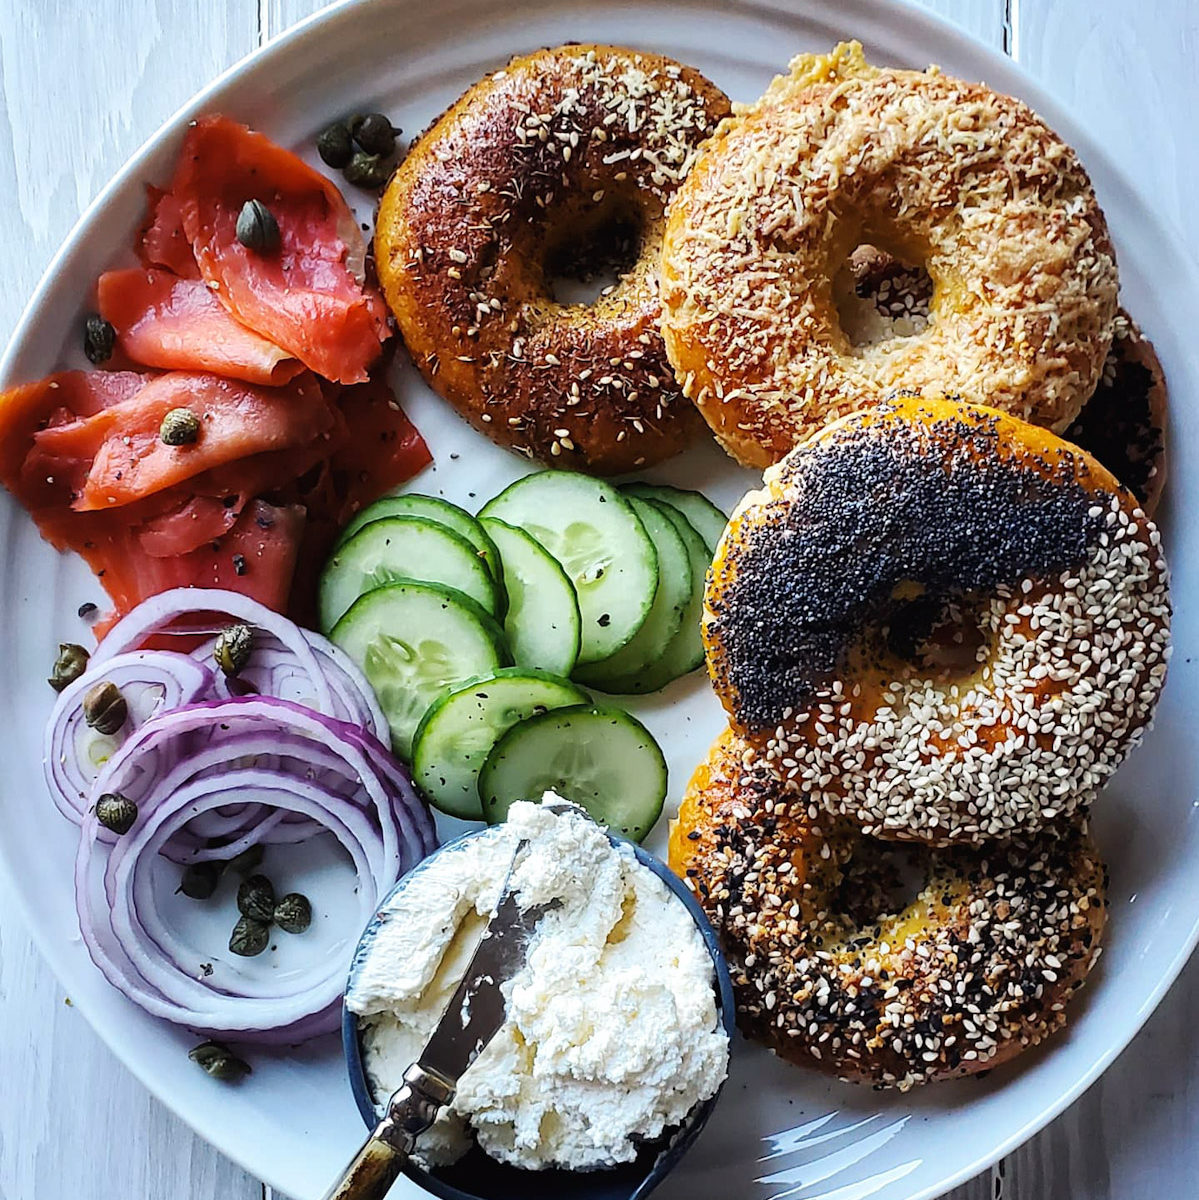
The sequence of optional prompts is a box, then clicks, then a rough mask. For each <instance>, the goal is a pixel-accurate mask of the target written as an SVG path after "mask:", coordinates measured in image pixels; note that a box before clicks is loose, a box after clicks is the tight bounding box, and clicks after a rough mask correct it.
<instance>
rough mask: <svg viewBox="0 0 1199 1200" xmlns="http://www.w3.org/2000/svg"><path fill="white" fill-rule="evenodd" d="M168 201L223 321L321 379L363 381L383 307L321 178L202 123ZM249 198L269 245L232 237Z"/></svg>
mask: <svg viewBox="0 0 1199 1200" xmlns="http://www.w3.org/2000/svg"><path fill="white" fill-rule="evenodd" d="M171 194H172V196H173V197H174V200H175V202H176V203H177V204H178V206H179V212H180V217H181V221H182V226H183V230H184V232H185V234H186V236H187V240H188V241H189V242H190V244H191V250H192V254H193V255H194V256H195V261H196V264H197V265H198V267H199V270H200V275H201V277H202V278H203V280H204V282H205V283H207V284H208V285H209V286H210V287H211V288H212V290H213V292H214V294H215V295H216V297H217V299H218V300H219V301H220V303H221V304H223V305H224V306H225V307H226V308H227V309H228V311H229V312H230V313H231V314H232V316H234V317H235V318H236V319H237V320H238V321H239V322H241V324H243V325H245V326H248V327H249V328H250V329H253V330H254V331H255V332H256V333H259V334H261V335H262V336H263V337H264V338H267V339H268V340H269V341H271V342H273V343H274V344H275V345H277V346H280V347H282V349H283V350H285V351H286V352H287V353H288V354H291V355H294V356H295V357H296V358H298V359H299V360H300V361H301V362H302V363H303V364H304V365H305V366H307V367H310V368H311V369H312V370H313V371H315V372H316V373H317V374H318V375H322V376H324V378H326V379H330V380H333V381H335V382H338V383H347V384H348V383H363V382H365V381H366V379H367V378H368V368H369V367H370V366H371V364H372V363H373V362H374V361H375V360H376V359H377V358H378V357H379V353H380V351H381V348H382V345H383V342H384V341H385V340H386V338H387V337H388V335H389V331H388V326H387V308H386V306H385V305H384V303H383V298H382V297H381V296H380V295H379V293H378V291H377V290H376V289H374V288H373V287H370V286H368V285H367V284H366V283H365V274H364V270H365V251H366V248H365V242H364V241H363V238H362V233H361V230H360V229H359V228H358V225H357V223H356V222H355V220H354V215H353V213H352V212H351V211H350V209H349V206H348V205H347V204H346V202H345V199H344V198H343V197H342V194H341V193H340V192H339V191H338V190H337V188H336V187H335V186H334V184H333V183H332V181H330V180H329V179H327V178H326V177H325V176H324V175H322V174H321V173H320V172H319V171H316V170H314V169H313V168H312V167H310V166H308V164H307V163H305V162H304V161H303V160H302V159H300V158H299V157H298V156H296V155H295V154H293V153H292V152H291V151H290V150H284V149H283V148H282V147H281V146H277V145H276V144H275V143H274V142H272V141H270V139H269V138H266V137H264V136H263V135H262V134H260V133H254V132H252V131H251V130H250V129H248V128H246V126H244V125H240V124H238V123H237V122H236V121H231V120H230V119H229V118H227V117H221V116H211V117H204V118H201V119H200V120H199V121H197V122H196V123H195V124H194V125H193V126H192V127H191V128H190V129H189V130H188V133H187V136H186V138H185V139H184V144H183V150H182V154H181V156H180V162H179V168H178V170H177V172H176V174H175V178H174V181H173V183H172V185H171ZM248 200H258V201H260V202H261V203H262V204H264V205H266V207H267V208H268V209H269V211H270V213H271V215H272V216H273V217H274V220H275V223H276V224H277V225H278V229H279V244H278V246H276V247H274V248H272V249H270V250H251V249H247V247H245V246H243V245H242V243H241V242H240V241H238V238H237V232H236V229H237V218H238V216H239V214H240V213H241V210H242V206H243V205H244V204H245V203H246V201H248ZM159 217H160V220H161V221H165V219H166V217H165V214H164V213H163V212H162V206H161V204H160V213H159ZM159 223H160V222H159V221H156V222H155V225H154V227H153V228H157V227H158V225H159ZM164 257H165V255H164Z"/></svg>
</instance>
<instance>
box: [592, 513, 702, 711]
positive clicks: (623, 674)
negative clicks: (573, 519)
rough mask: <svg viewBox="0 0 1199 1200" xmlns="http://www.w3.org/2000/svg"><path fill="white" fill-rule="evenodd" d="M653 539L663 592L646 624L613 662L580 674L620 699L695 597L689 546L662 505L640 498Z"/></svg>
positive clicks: (654, 658)
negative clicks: (620, 695) (619, 696)
mask: <svg viewBox="0 0 1199 1200" xmlns="http://www.w3.org/2000/svg"><path fill="white" fill-rule="evenodd" d="M629 502H630V503H631V504H632V505H633V509H634V511H635V512H636V513H637V516H638V517H640V519H641V523H642V524H643V525H644V526H645V529H646V532H647V533H648V534H649V535H650V537H651V538H652V539H653V543H654V549H655V550H656V551H657V553H658V591H657V594H656V595H655V596H654V605H653V608H651V609H650V613H649V616H648V617H647V618H646V620H645V623H644V624H643V625H642V626H641V628H640V629H639V630H638V631H637V634H636V636H635V637H634V638H633V640H632V641H631V642H629V643H628V644H627V645H625V646H622V647H621V648H620V649H619V650H617V652H616V653H615V654H613V655H612V656H611V657H610V658H606V659H604V660H603V661H602V662H597V663H590V664H588V665H586V666H583V667H579V668H577V669H576V671H575V678H576V679H578V680H579V681H580V682H581V683H585V684H586V685H587V686H588V687H595V688H599V689H600V690H601V691H605V692H609V693H611V694H614V695H619V694H621V693H624V692H629V691H631V690H632V685H633V682H634V681H635V680H636V679H637V678H638V677H639V676H640V674H641V673H642V672H643V671H644V670H645V669H646V668H647V667H649V666H650V665H651V664H653V663H655V662H657V661H658V659H660V658H661V657H662V655H663V654H664V653H665V652H666V649H667V647H668V646H669V645H670V644H671V642H672V641H674V638H675V636H676V635H677V634H678V632H679V630H680V629H681V628H682V623H683V614H684V612H685V611H686V609H687V607H688V605H689V604H690V603H691V601H692V598H693V596H694V594H695V587H694V582H693V580H692V577H691V562H690V556H689V554H688V552H687V544H686V543H685V542H684V541H683V538H682V536H681V535H680V534H679V533H678V531H677V530H676V529H675V527H674V525H673V524H672V523H671V520H670V518H669V517H668V516H667V515H666V514H665V512H663V510H662V507H661V506H660V505H656V504H654V503H652V502H651V501H649V500H642V499H640V498H638V497H636V496H634V497H632V498H631V499H630V501H629Z"/></svg>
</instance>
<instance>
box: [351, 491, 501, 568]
mask: <svg viewBox="0 0 1199 1200" xmlns="http://www.w3.org/2000/svg"><path fill="white" fill-rule="evenodd" d="M384 517H423V518H424V519H425V520H426V521H432V522H433V524H434V525H444V526H445V527H446V528H447V529H452V530H453V531H454V532H455V533H456V534H457V535H458V536H459V537H464V538H466V540H467V541H468V542H470V544H471V545H472V546H474V548H475V549H476V550H477V551H478V552H479V555H480V556H481V557H482V559H483V561H484V562H485V563H486V564H487V569H488V570H489V571H490V572H491V576H492V578H493V579H495V580H496V581H497V582H499V581H500V580H501V579H502V578H503V576H502V573H501V569H500V552H499V551H498V550H497V549H496V547H495V543H494V542H493V541H492V540H491V538H489V537H488V536H487V534H486V532H485V531H484V529H483V526H482V525H480V524H479V522H478V521H476V520H475V519H474V517H472V516H471V515H470V513H468V512H467V511H466V509H465V508H459V507H458V505H456V504H451V503H450V502H449V501H448V500H442V499H441V498H440V497H439V496H418V495H416V494H415V493H405V494H404V495H403V496H384V497H382V498H381V499H379V500H376V501H375V502H374V504H368V505H367V506H366V507H365V508H364V509H362V510H361V512H358V513H356V514H355V515H354V516H353V517H351V518H350V521H349V524H347V525H346V527H345V528H344V529H343V530H342V531H341V533H340V535H339V536H338V538H337V545H338V546H340V545H341V544H342V543H343V542H348V541H349V540H350V538H352V537H353V536H354V534H356V533H357V532H358V530H360V529H361V528H363V526H365V525H369V524H371V522H372V521H381V520H383V518H384Z"/></svg>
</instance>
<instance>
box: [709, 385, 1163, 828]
mask: <svg viewBox="0 0 1199 1200" xmlns="http://www.w3.org/2000/svg"><path fill="white" fill-rule="evenodd" d="M764 482H765V486H764V488H763V489H762V490H761V491H759V492H754V493H751V494H750V495H748V496H747V497H746V498H745V499H744V500H743V501H742V504H741V506H740V507H739V508H738V510H737V512H735V513H734V514H733V517H732V519H731V521H730V523H729V526H728V529H727V531H726V533H725V535H724V538H723V539H722V541H721V543H720V545H719V546H718V548H717V552H716V556H715V559H714V561H713V564H712V569H711V572H710V573H709V577H708V585H707V590H706V593H705V614H704V624H703V635H704V642H705V649H706V652H707V659H708V671H709V674H710V676H711V679H712V683H713V687H714V689H715V691H716V694H717V696H718V697H719V698H720V700H721V702H722V704H723V705H724V707H725V709H726V711H727V712H728V714H729V719H730V722H731V723H732V725H733V726H734V728H735V729H736V731H737V733H738V734H739V735H740V736H742V737H744V738H745V739H746V740H747V741H748V742H749V743H750V744H751V745H752V746H753V747H754V748H755V749H756V750H757V751H758V752H759V753H760V754H761V755H762V756H763V759H764V761H765V762H766V764H767V765H768V766H769V767H770V769H772V770H773V771H774V772H775V773H776V774H777V775H778V777H780V778H782V779H785V780H788V781H790V782H792V783H794V784H795V785H796V786H798V787H802V788H803V790H804V792H805V794H806V795H808V796H809V797H810V798H811V799H812V800H813V801H814V802H818V803H820V804H822V805H823V806H824V807H825V808H826V809H828V810H829V811H830V812H833V813H836V814H839V815H842V816H846V817H849V818H851V819H852V820H854V821H855V822H857V823H859V824H860V825H861V826H862V827H863V829H864V830H865V831H866V832H868V833H871V834H874V835H876V836H879V837H884V838H894V839H910V840H921V841H926V842H928V843H930V844H934V845H943V844H947V843H951V842H981V841H985V840H987V839H989V838H995V837H1007V836H1011V835H1013V834H1015V833H1022V832H1026V831H1029V830H1034V829H1037V828H1039V827H1041V826H1043V825H1045V824H1046V823H1050V822H1054V821H1056V820H1058V819H1060V818H1061V817H1062V816H1063V815H1066V814H1068V813H1070V812H1072V811H1074V810H1076V809H1085V808H1086V807H1087V806H1088V805H1089V804H1090V802H1091V800H1092V799H1093V797H1094V795H1095V793H1096V792H1097V791H1098V790H1099V788H1100V787H1101V786H1102V785H1103V783H1104V782H1106V780H1107V779H1108V778H1109V777H1110V775H1111V774H1112V772H1113V771H1114V770H1115V769H1116V768H1117V767H1118V766H1119V764H1120V763H1121V762H1122V761H1123V759H1124V757H1125V756H1126V754H1127V753H1128V751H1129V749H1130V748H1131V747H1132V746H1133V745H1135V744H1136V742H1137V741H1138V740H1139V739H1140V737H1141V735H1142V733H1143V731H1144V728H1145V726H1146V724H1147V722H1148V721H1149V719H1150V717H1151V715H1152V713H1153V710H1154V707H1155V705H1156V702H1157V698H1158V696H1159V694H1160V691H1161V687H1162V684H1163V682H1164V679H1165V674H1166V660H1167V657H1168V646H1169V624H1170V601H1169V584H1168V576H1167V571H1166V565H1165V561H1164V558H1163V556H1162V553H1161V544H1160V543H1161V539H1160V535H1159V534H1158V531H1157V530H1156V528H1155V527H1154V526H1153V524H1152V523H1151V522H1150V521H1149V520H1148V518H1147V517H1146V516H1145V515H1144V513H1143V512H1142V511H1141V509H1140V508H1139V507H1138V506H1137V504H1136V501H1135V500H1134V499H1133V498H1132V496H1131V495H1130V494H1129V493H1127V492H1125V491H1124V490H1123V489H1121V488H1120V486H1119V485H1118V484H1117V482H1116V481H1115V479H1114V477H1113V476H1112V475H1111V473H1110V472H1109V471H1107V470H1106V469H1105V468H1104V467H1103V466H1101V465H1100V464H1099V463H1098V462H1096V461H1095V460H1094V459H1092V458H1091V457H1090V456H1089V455H1086V454H1084V453H1083V452H1081V451H1079V450H1078V449H1077V447H1074V446H1071V445H1069V444H1068V443H1066V442H1064V441H1062V440H1061V439H1060V438H1058V437H1056V436H1055V435H1054V434H1051V433H1049V432H1048V431H1047V430H1044V429H1041V428H1038V427H1035V426H1031V425H1028V424H1026V423H1024V422H1022V421H1018V420H1016V419H1015V418H1014V417H1010V416H1007V415H1005V414H1002V413H998V412H995V411H994V410H990V409H983V408H976V407H967V406H961V405H956V404H953V403H951V402H948V401H931V400H923V399H916V398H900V399H897V400H895V401H892V402H890V403H888V404H885V405H881V406H879V407H877V408H875V409H871V410H868V411H866V412H862V413H858V414H855V415H853V416H850V417H846V418H843V419H842V420H841V421H839V422H836V423H835V424H833V425H831V426H829V427H827V428H826V429H824V430H823V431H821V432H820V433H819V434H817V435H816V436H815V437H813V438H811V439H809V440H808V441H807V442H805V443H803V444H802V445H800V446H799V447H797V448H796V449H795V450H794V451H793V452H792V453H791V454H790V455H789V456H788V457H787V458H786V459H784V460H783V462H781V463H780V464H778V465H777V466H776V467H773V468H771V469H770V470H769V471H767V472H766V477H765V481H764ZM911 604H914V605H915V607H909V605H911ZM921 606H923V607H921ZM905 629H910V630H911V631H912V632H911V635H910V636H909V637H908V638H907V640H906V641H905V640H904V637H903V636H902V635H903V631H904V630H905ZM942 629H943V630H945V631H946V632H947V633H948V634H950V635H953V636H954V637H956V635H957V634H958V632H959V631H964V632H966V633H970V632H971V631H973V640H967V641H965V642H964V643H963V642H961V641H960V640H959V641H957V642H956V643H955V641H954V640H942V641H940V642H938V640H937V636H936V635H937V632H938V630H942ZM962 644H964V645H965V647H966V653H965V654H962V653H961V652H960V651H959V649H958V647H959V646H960V645H962ZM1014 781H1016V782H1014Z"/></svg>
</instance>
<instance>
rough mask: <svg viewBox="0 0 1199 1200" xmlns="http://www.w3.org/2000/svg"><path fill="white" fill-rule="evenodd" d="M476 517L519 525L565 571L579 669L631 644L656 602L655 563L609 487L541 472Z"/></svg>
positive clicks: (645, 538)
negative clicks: (576, 618)
mask: <svg viewBox="0 0 1199 1200" xmlns="http://www.w3.org/2000/svg"><path fill="white" fill-rule="evenodd" d="M479 515H480V516H481V517H493V518H496V519H497V520H500V521H504V522H505V523H507V524H509V525H517V526H519V527H520V528H521V529H523V530H524V531H525V532H526V533H528V534H531V535H532V536H533V537H534V538H536V539H537V541H538V542H540V543H541V545H542V546H544V547H545V549H546V550H548V551H549V552H550V553H551V554H552V555H553V556H554V557H555V558H556V559H557V560H558V562H559V563H561V564H562V568H563V570H564V571H565V572H566V574H567V577H568V578H569V579H570V581H571V583H573V584H574V589H575V594H576V595H577V596H578V600H579V615H580V617H581V618H582V641H581V645H580V648H579V661H580V662H598V661H599V660H600V659H602V658H608V657H609V656H610V655H612V654H615V653H616V651H617V650H619V649H620V648H621V646H623V645H624V644H625V643H626V642H628V641H631V640H632V637H633V635H634V634H635V633H636V632H637V630H638V629H640V628H641V626H642V624H643V623H644V622H645V618H646V617H647V616H648V615H649V610H650V608H651V607H652V605H653V602H654V593H655V592H656V591H657V589H658V556H657V554H656V552H655V551H654V544H653V542H652V541H650V538H649V535H648V534H647V533H646V532H645V529H644V527H643V526H642V524H641V522H640V521H639V520H638V519H637V514H636V513H634V512H633V509H632V506H631V505H630V504H629V503H628V501H627V500H625V499H624V498H623V497H622V496H621V495H620V493H619V492H618V491H617V490H616V489H615V488H614V487H612V486H611V485H610V484H607V483H602V482H601V481H600V480H598V479H591V478H589V477H588V476H586V475H577V474H575V473H574V472H573V471H540V472H538V473H537V474H536V475H526V476H525V477H524V478H523V479H518V480H517V481H516V483H514V484H512V485H511V487H508V488H506V489H505V490H504V491H502V492H501V493H500V494H499V495H498V496H496V497H495V499H494V500H491V501H490V502H489V503H488V504H486V505H485V506H484V507H483V510H482V512H481V513H480V514H479Z"/></svg>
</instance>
